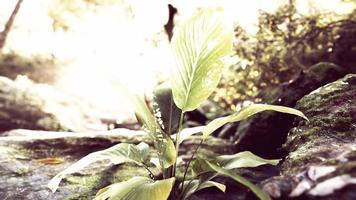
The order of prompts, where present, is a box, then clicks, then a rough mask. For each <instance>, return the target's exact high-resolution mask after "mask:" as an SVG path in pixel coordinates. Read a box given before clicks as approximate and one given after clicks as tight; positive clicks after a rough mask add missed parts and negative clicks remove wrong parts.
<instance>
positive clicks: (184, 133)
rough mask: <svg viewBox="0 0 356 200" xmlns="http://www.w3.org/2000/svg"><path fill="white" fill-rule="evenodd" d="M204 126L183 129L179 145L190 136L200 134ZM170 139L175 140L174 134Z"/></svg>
mask: <svg viewBox="0 0 356 200" xmlns="http://www.w3.org/2000/svg"><path fill="white" fill-rule="evenodd" d="M204 128H205V126H197V127H193V128H185V129H183V130H182V131H181V132H180V137H179V144H181V143H182V142H183V141H184V140H186V139H188V138H189V137H190V136H192V135H195V134H198V133H202V132H203V130H204ZM171 138H173V139H174V138H176V134H174V135H172V136H171Z"/></svg>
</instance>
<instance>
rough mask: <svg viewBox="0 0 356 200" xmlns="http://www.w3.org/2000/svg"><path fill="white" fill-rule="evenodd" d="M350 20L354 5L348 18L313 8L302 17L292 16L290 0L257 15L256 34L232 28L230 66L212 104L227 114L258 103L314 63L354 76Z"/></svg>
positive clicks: (355, 24) (355, 41)
mask: <svg viewBox="0 0 356 200" xmlns="http://www.w3.org/2000/svg"><path fill="white" fill-rule="evenodd" d="M350 2H351V1H350ZM353 4H354V5H356V3H355V2H353ZM355 20H356V10H355V6H354V9H353V12H352V13H349V14H337V13H336V12H327V13H325V12H321V11H320V10H318V9H317V8H316V7H315V10H313V12H310V13H308V14H307V15H306V14H301V13H299V12H298V11H297V9H296V2H295V1H294V0H291V1H289V3H288V4H285V5H283V6H281V7H280V8H279V9H278V10H277V11H276V12H275V13H268V12H263V11H261V12H260V16H259V22H258V31H257V33H256V34H251V33H248V32H247V31H246V30H244V29H243V28H242V27H241V26H237V27H236V28H235V41H234V52H235V53H234V55H233V63H232V64H231V65H230V66H229V68H228V69H227V70H226V72H225V73H224V75H223V78H222V81H221V82H220V84H219V89H217V90H216V91H215V92H214V94H213V97H212V100H213V101H214V102H216V103H217V104H218V105H219V106H220V107H223V108H226V109H227V110H234V109H235V108H236V105H237V104H239V103H241V102H243V101H245V100H249V101H254V102H261V101H262V99H260V98H258V97H257V95H258V93H259V92H260V91H261V90H263V89H265V88H267V87H273V86H277V85H280V84H283V83H287V82H289V81H291V80H293V79H294V78H295V77H296V76H298V74H299V72H300V71H301V70H305V69H307V68H308V67H310V66H311V65H313V64H316V63H318V62H320V61H329V62H333V63H336V64H338V65H340V66H341V67H342V68H344V69H345V70H348V71H350V72H355V68H356V67H355V66H356V59H355V56H354V55H356V49H355V46H356V38H355V37H354V36H355V35H356V21H355Z"/></svg>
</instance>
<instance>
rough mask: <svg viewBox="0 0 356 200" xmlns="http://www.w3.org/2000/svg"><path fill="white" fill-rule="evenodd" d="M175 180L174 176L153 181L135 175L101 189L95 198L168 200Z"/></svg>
mask: <svg viewBox="0 0 356 200" xmlns="http://www.w3.org/2000/svg"><path fill="white" fill-rule="evenodd" d="M174 181H175V179H174V178H170V179H164V180H158V181H153V180H152V179H149V178H147V177H133V178H131V179H130V180H128V181H124V182H120V183H115V184H112V185H109V186H107V187H105V188H103V189H101V190H99V192H98V193H97V194H96V197H95V198H94V200H166V199H168V197H169V194H170V192H171V190H172V187H173V184H174Z"/></svg>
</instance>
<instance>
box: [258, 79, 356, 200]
mask: <svg viewBox="0 0 356 200" xmlns="http://www.w3.org/2000/svg"><path fill="white" fill-rule="evenodd" d="M355 99H356V75H347V76H346V77H344V78H342V79H340V80H338V81H336V82H333V83H330V84H328V85H325V86H323V87H321V88H319V89H317V90H315V91H313V92H312V93H310V94H309V95H307V96H305V97H304V98H302V99H301V100H300V101H298V103H297V105H296V108H297V109H299V110H301V111H302V112H304V114H305V115H306V116H307V117H308V118H309V120H310V121H309V122H306V121H300V122H299V125H298V126H297V127H295V128H293V129H292V130H291V131H290V132H289V134H288V138H287V142H286V144H285V145H284V148H285V149H286V150H287V151H288V152H289V154H288V156H287V157H286V159H285V161H284V162H283V164H282V169H281V176H277V177H273V178H271V179H268V180H267V181H264V182H263V183H262V184H261V185H262V187H263V189H264V190H265V191H266V192H268V193H269V194H270V195H271V196H272V197H273V198H274V199H305V200H308V199H323V200H325V199H335V200H336V199H343V200H344V199H346V200H349V199H350V200H351V199H356V103H355Z"/></svg>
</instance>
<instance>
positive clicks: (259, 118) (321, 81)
mask: <svg viewBox="0 0 356 200" xmlns="http://www.w3.org/2000/svg"><path fill="white" fill-rule="evenodd" d="M344 75H345V72H344V71H343V70H342V69H341V68H340V67H339V66H337V65H334V64H332V63H319V64H316V65H313V66H311V67H310V68H309V69H308V70H307V71H304V72H301V73H300V75H299V76H298V77H296V78H295V79H294V80H292V81H290V82H289V83H286V84H283V85H281V86H279V87H277V88H269V89H267V90H265V91H264V93H261V94H259V98H261V99H262V101H263V102H265V103H268V104H273V105H282V106H288V107H294V106H295V104H296V102H297V101H298V100H299V99H300V98H302V97H303V96H304V95H306V94H309V93H310V92H311V91H313V90H315V89H317V88H319V87H321V86H323V85H325V84H327V83H329V82H332V81H335V80H337V79H339V78H341V77H343V76H344ZM294 119H295V116H292V115H288V114H283V113H278V112H272V111H266V112H263V113H260V114H257V115H255V116H253V117H251V118H249V119H247V120H244V121H241V122H240V123H239V125H238V126H237V130H236V129H235V130H236V131H234V129H232V130H233V131H232V133H233V141H234V142H235V144H236V151H243V150H250V151H252V152H254V153H256V154H258V155H260V156H264V157H266V156H267V157H275V158H278V157H281V156H283V152H281V151H280V150H279V147H281V146H282V144H283V143H284V142H285V139H286V136H287V133H288V131H289V130H290V129H291V128H292V127H293V120H294ZM233 128H234V126H233Z"/></svg>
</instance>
